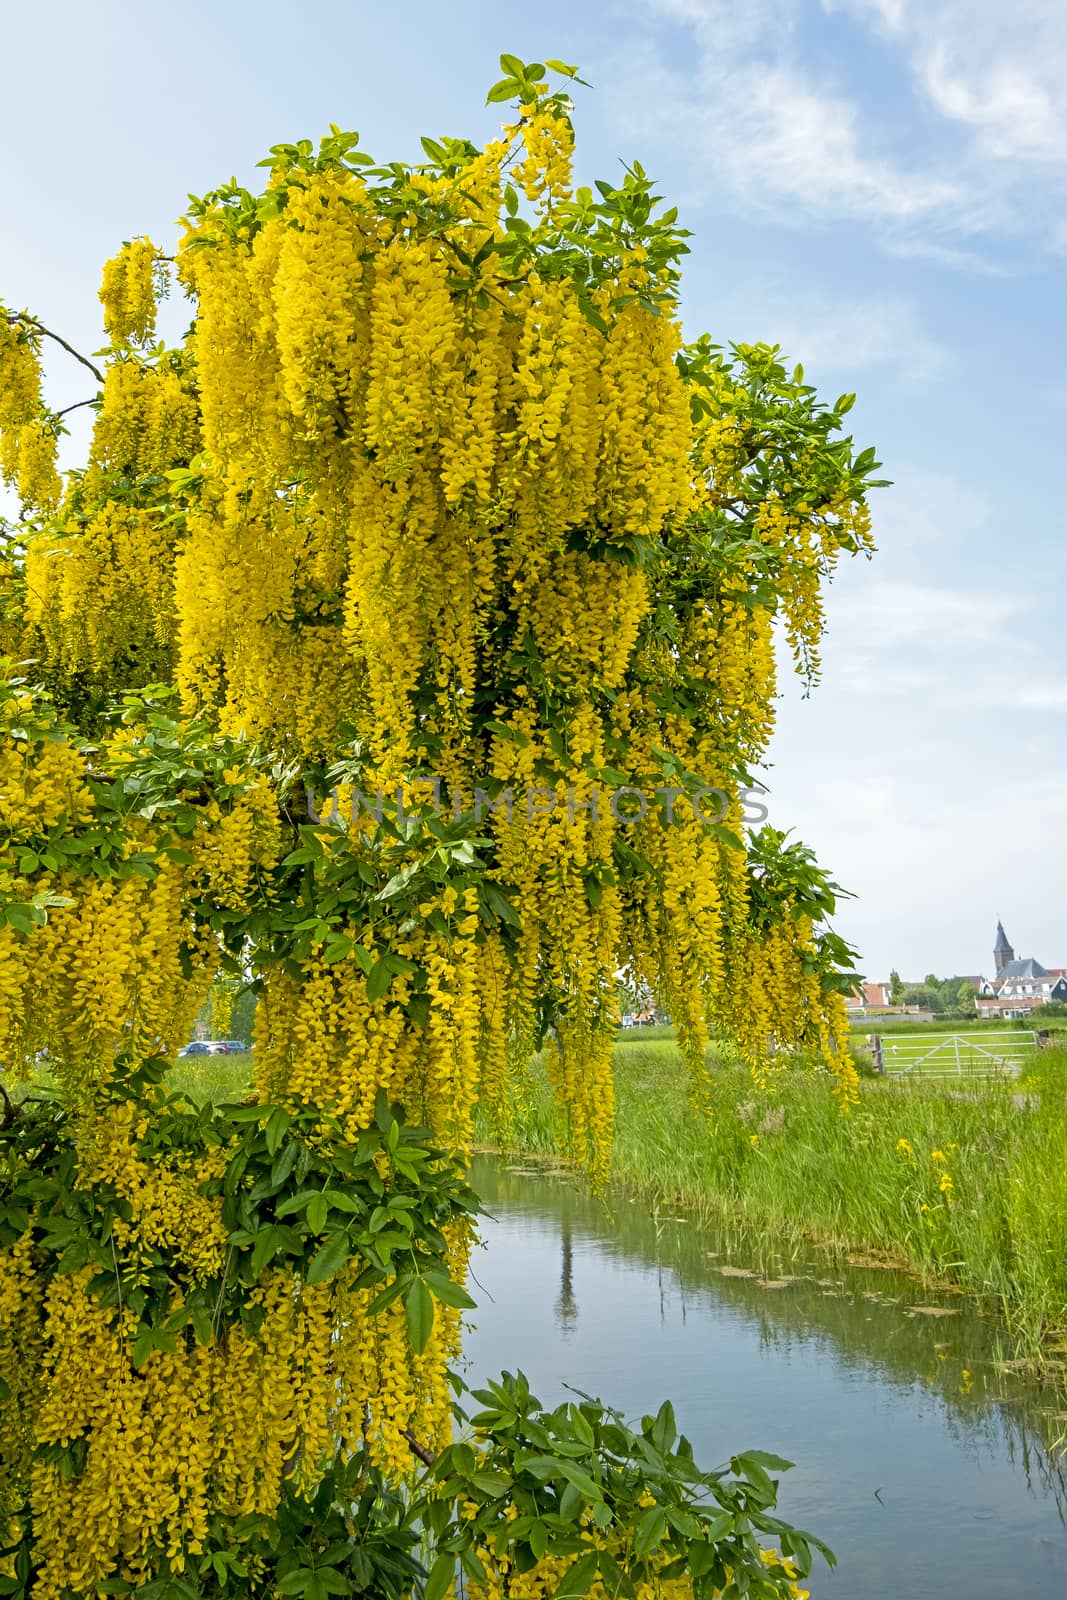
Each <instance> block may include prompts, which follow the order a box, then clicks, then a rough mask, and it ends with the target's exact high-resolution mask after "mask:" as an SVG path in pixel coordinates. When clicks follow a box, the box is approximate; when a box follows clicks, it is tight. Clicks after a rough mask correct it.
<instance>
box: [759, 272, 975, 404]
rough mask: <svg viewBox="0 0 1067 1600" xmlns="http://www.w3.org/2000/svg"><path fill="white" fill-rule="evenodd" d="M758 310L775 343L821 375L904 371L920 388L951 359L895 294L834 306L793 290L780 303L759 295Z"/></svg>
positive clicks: (909, 380) (936, 375)
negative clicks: (871, 371) (870, 369)
mask: <svg viewBox="0 0 1067 1600" xmlns="http://www.w3.org/2000/svg"><path fill="white" fill-rule="evenodd" d="M760 306H761V311H760V315H761V317H762V319H763V322H764V325H765V326H766V327H768V328H771V329H772V330H773V335H774V340H775V343H777V344H780V345H781V346H782V349H783V351H784V352H785V354H786V356H787V357H788V358H789V359H790V360H795V361H802V362H803V363H804V367H805V369H806V370H807V371H808V372H809V374H814V375H817V376H819V377H821V376H822V375H823V374H825V373H842V374H844V375H848V374H852V373H857V372H861V371H865V370H867V369H868V368H871V367H879V368H883V369H885V368H889V369H894V370H897V371H900V372H902V373H905V374H906V375H907V380H908V382H909V384H922V383H927V382H930V381H931V380H932V379H934V378H937V377H940V376H941V374H942V373H943V372H944V371H945V369H946V368H947V367H948V366H949V365H950V364H951V361H952V356H951V354H950V352H949V351H948V350H947V349H946V348H945V346H944V345H942V344H939V343H938V342H937V341H936V340H935V339H934V338H932V337H931V336H930V334H928V333H927V331H926V330H925V329H924V328H923V326H922V324H921V322H920V320H919V317H918V314H917V312H916V310H915V307H914V306H913V305H912V304H911V303H910V302H909V301H906V300H902V299H900V298H898V297H895V296H882V297H879V298H873V297H872V298H871V299H864V300H854V301H851V302H848V301H845V302H843V301H836V302H835V301H827V300H825V299H822V298H820V297H818V296H811V295H804V296H798V295H797V294H796V293H795V292H794V293H792V294H790V295H788V296H783V297H782V298H781V301H780V302H779V301H778V298H777V296H775V295H774V294H773V293H771V294H769V295H767V296H765V297H761V301H760ZM731 326H734V323H731Z"/></svg>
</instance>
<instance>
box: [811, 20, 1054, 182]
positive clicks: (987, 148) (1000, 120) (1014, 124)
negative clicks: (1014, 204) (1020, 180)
mask: <svg viewBox="0 0 1067 1600" xmlns="http://www.w3.org/2000/svg"><path fill="white" fill-rule="evenodd" d="M823 6H824V9H825V10H827V11H830V12H833V11H839V12H848V13H851V14H852V15H854V16H856V17H858V18H860V19H861V20H867V21H869V22H872V23H873V24H874V25H875V27H876V28H877V29H878V31H879V32H880V33H881V35H882V37H883V38H884V39H885V40H886V41H887V43H889V44H891V45H894V46H895V47H896V48H898V49H899V50H900V51H901V52H902V53H903V54H904V56H905V58H906V60H907V62H908V65H909V68H910V70H911V72H912V73H913V75H914V78H915V81H916V83H917V84H918V86H919V87H920V89H921V91H922V92H923V93H924V94H925V95H926V97H927V98H928V100H929V102H930V103H931V105H932V106H933V107H934V109H935V110H936V111H937V112H938V113H939V114H940V115H941V116H942V117H944V118H946V119H947V120H948V121H951V122H956V123H959V124H961V125H962V126H963V127H964V128H965V129H967V130H969V131H971V132H972V133H973V135H974V138H975V141H976V144H977V147H978V148H979V149H980V150H981V152H982V153H983V154H984V155H986V156H988V157H990V158H991V159H993V160H994V161H997V162H1010V163H1036V164H1039V165H1041V166H1044V167H1049V168H1056V169H1059V170H1060V171H1061V172H1062V171H1067V95H1065V90H1067V10H1065V8H1064V7H1063V6H1062V5H1058V4H1056V3H1054V0H1052V3H1050V0H1014V3H1013V4H1012V5H1011V6H1010V7H1007V8H1006V7H1005V6H1004V5H1003V4H1002V3H1000V0H823Z"/></svg>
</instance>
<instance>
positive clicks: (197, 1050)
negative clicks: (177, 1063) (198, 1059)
mask: <svg viewBox="0 0 1067 1600" xmlns="http://www.w3.org/2000/svg"><path fill="white" fill-rule="evenodd" d="M213 1051H214V1046H213V1045H212V1043H211V1041H210V1039H192V1040H191V1041H190V1042H189V1043H188V1044H184V1045H182V1047H181V1049H180V1050H179V1051H178V1055H179V1056H209V1055H211V1054H213Z"/></svg>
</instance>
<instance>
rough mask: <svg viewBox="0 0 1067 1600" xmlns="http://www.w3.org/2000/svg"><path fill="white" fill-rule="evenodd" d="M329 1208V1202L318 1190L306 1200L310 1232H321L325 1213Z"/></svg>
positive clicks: (324, 1221) (324, 1224)
mask: <svg viewBox="0 0 1067 1600" xmlns="http://www.w3.org/2000/svg"><path fill="white" fill-rule="evenodd" d="M329 1209H330V1202H329V1200H328V1199H327V1198H326V1196H325V1195H324V1194H323V1193H322V1192H321V1191H320V1192H319V1193H318V1194H316V1195H313V1196H312V1197H311V1199H310V1200H309V1201H308V1208H307V1212H306V1215H307V1224H308V1227H309V1228H310V1229H311V1231H312V1233H321V1232H322V1230H323V1228H324V1227H325V1226H326V1214H327V1212H328V1211H329Z"/></svg>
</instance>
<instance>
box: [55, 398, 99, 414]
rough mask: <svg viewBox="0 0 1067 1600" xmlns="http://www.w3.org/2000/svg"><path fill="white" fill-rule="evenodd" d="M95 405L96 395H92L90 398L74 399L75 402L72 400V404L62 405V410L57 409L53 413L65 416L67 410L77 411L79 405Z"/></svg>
mask: <svg viewBox="0 0 1067 1600" xmlns="http://www.w3.org/2000/svg"><path fill="white" fill-rule="evenodd" d="M95 405H96V396H95V395H94V396H93V398H92V399H91V400H75V402H74V404H73V405H72V406H64V407H63V409H62V411H57V412H56V413H55V415H56V416H57V417H65V416H66V415H67V413H68V411H77V410H78V409H79V408H80V407H81V406H95Z"/></svg>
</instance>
